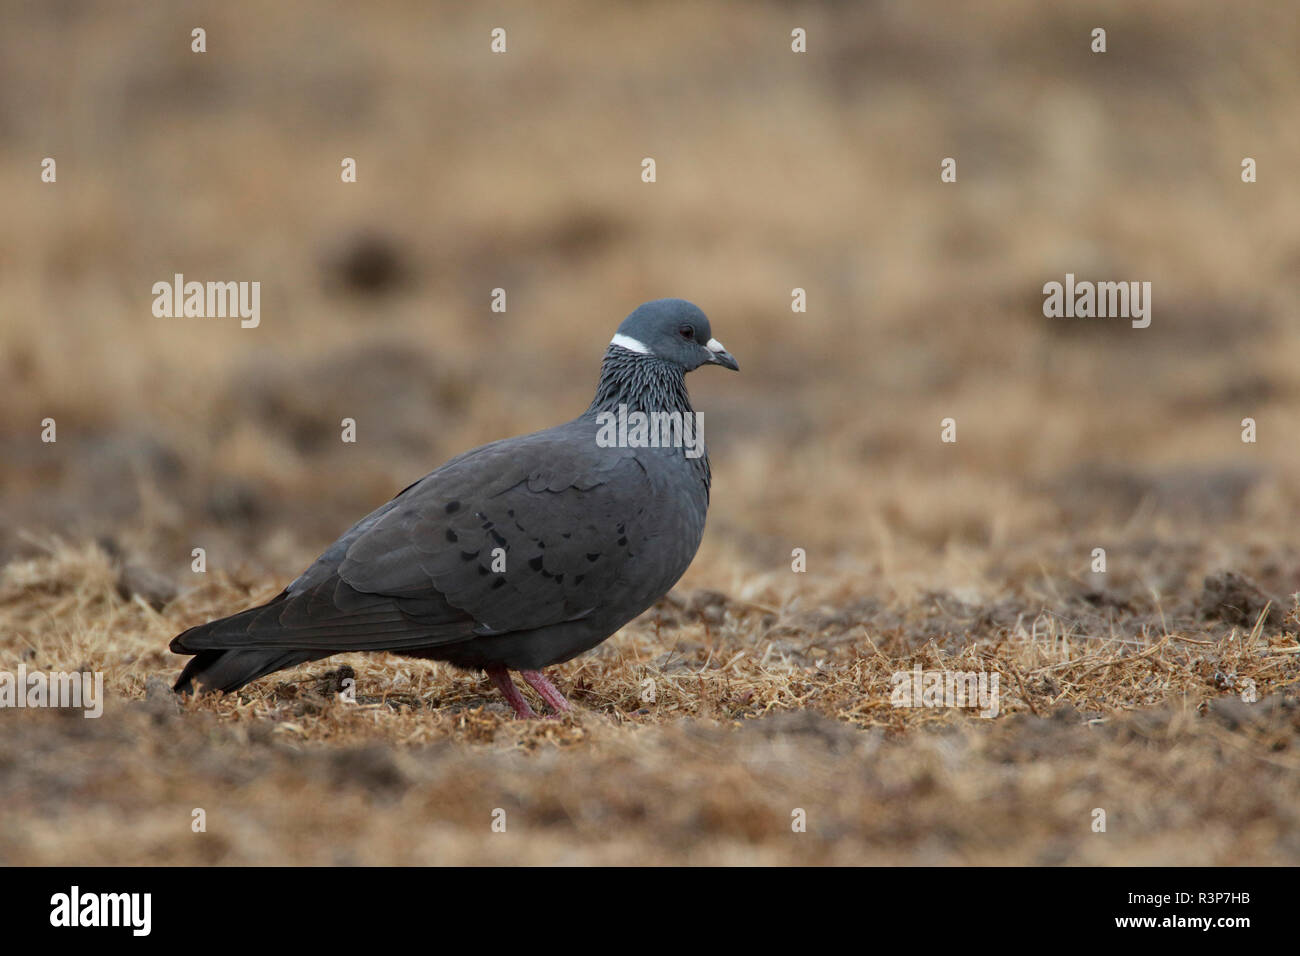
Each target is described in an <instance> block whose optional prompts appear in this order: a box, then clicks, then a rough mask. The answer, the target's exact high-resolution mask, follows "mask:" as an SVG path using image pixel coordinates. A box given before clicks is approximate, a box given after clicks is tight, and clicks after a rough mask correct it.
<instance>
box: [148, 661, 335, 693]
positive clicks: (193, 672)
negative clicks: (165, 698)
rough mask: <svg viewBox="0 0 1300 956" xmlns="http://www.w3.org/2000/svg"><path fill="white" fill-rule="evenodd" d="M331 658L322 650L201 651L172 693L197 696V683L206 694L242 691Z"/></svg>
mask: <svg viewBox="0 0 1300 956" xmlns="http://www.w3.org/2000/svg"><path fill="white" fill-rule="evenodd" d="M322 657H329V654H328V653H321V652H320V651H286V650H235V651H222V650H212V651H199V652H198V653H197V654H195V655H194V656H193V657H191V658H190V660H189V663H188V664H186V665H185V669H184V670H183V671H181V676H180V677H178V678H177V679H176V685H175V686H174V687H173V688H172V690H174V691H176V692H177V693H178V694H191V693H194V682H195V681H196V680H197V681H198V683H199V690H200V691H202V692H203V693H209V692H212V691H218V690H221V691H225V692H226V693H227V694H229V693H232V692H233V691H237V690H239V688H241V687H243V686H244V685H245V684H247V683H249V682H250V681H255V680H257V679H258V678H259V677H265V676H266V675H267V674H272V673H274V672H275V671H278V670H283V669H284V668H286V667H293V666H294V665H295V664H305V663H307V662H308V661H318V660H320V659H321V658H322Z"/></svg>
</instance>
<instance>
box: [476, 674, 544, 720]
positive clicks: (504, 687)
mask: <svg viewBox="0 0 1300 956" xmlns="http://www.w3.org/2000/svg"><path fill="white" fill-rule="evenodd" d="M487 675H488V677H491V678H492V683H494V684H496V687H497V690H499V691H501V694H502V696H504V697H505V699H506V700H507V701H508V702H509V704H510V706H511V707H513V708H514V710H515V716H516V717H518V718H519V719H520V720H527V719H531V718H534V717H536V716H537V714H536V713H535V712H534V711H533V708H532V707H530V706H528V701H526V700H524V695H523V694H521V693H519V688H518V687H516V686H515V682H514V681H512V680H511V679H510V672H509V671H507V670H506V669H505V668H504V667H489V668H487ZM529 683H530V684H531V683H532V681H529ZM543 696H544V695H543Z"/></svg>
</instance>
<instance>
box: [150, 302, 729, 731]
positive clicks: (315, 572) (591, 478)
mask: <svg viewBox="0 0 1300 956" xmlns="http://www.w3.org/2000/svg"><path fill="white" fill-rule="evenodd" d="M702 365H718V366H721V367H723V368H727V369H732V370H735V371H739V368H740V367H739V365H738V364H737V362H736V360H735V359H734V358H733V357H732V356H731V354H730V353H729V352H727V350H726V349H724V348H723V347H722V344H721V343H720V342H718V340H717V339H715V338H713V334H712V332H711V330H710V327H709V320H708V318H707V317H706V316H705V315H704V313H703V312H702V311H700V309H699V308H698V307H697V306H695V305H692V304H691V303H690V302H687V301H685V300H683V299H658V300H655V301H653V302H647V303H645V304H644V305H641V306H639V307H638V308H637V309H635V310H634V311H633V312H632V313H631V314H630V315H628V316H627V318H626V319H624V320H623V322H622V323H621V324H620V325H619V327H618V331H617V333H616V334H615V335H614V338H613V339H612V340H611V341H610V343H609V346H608V347H607V348H606V350H605V356H604V359H603V361H602V363H601V369H600V380H599V382H598V383H597V386H596V395H595V397H594V398H593V399H592V402H591V405H590V407H589V408H588V409H587V410H586V411H585V412H583V413H582V414H581V415H579V416H578V417H577V418H575V419H574V420H573V421H570V422H567V423H565V424H563V425H557V426H555V427H554V428H548V429H546V430H544V431H540V432H534V433H533V434H530V435H522V436H519V437H516V438H508V439H504V440H501V441H495V442H491V443H490V444H487V445H483V446H481V447H479V448H475V449H473V450H472V451H467V452H465V453H464V454H461V455H458V456H456V457H455V458H452V459H451V460H450V461H448V462H447V463H446V464H444V465H443V466H442V467H440V468H438V469H436V470H434V471H432V472H430V473H429V474H427V475H425V476H424V477H423V478H421V479H420V480H419V481H417V482H415V483H414V484H412V485H410V486H408V487H407V488H406V489H405V490H403V491H402V492H401V493H399V494H398V495H397V497H395V498H393V499H392V500H391V501H389V502H388V503H387V504H385V505H383V506H381V507H380V508H378V509H376V510H375V511H373V512H371V513H370V514H368V515H366V517H364V518H362V519H361V520H360V521H358V522H357V523H356V524H354V525H353V526H352V527H351V528H349V529H348V530H347V531H346V532H345V533H344V534H343V536H342V537H340V538H339V539H338V540H337V541H335V542H334V543H333V544H332V545H330V546H329V547H328V548H326V549H325V552H324V554H322V555H321V556H320V557H319V558H317V559H316V561H315V563H313V564H312V565H311V567H309V568H307V570H306V571H304V572H303V573H302V574H301V575H300V576H299V577H298V578H296V579H295V580H294V581H293V582H292V583H291V584H290V585H289V586H288V587H287V588H285V589H284V591H283V592H281V593H280V594H279V595H278V596H277V597H275V598H274V599H273V600H271V601H269V602H267V603H266V604H263V605H261V606H259V607H254V608H249V609H248V610H245V611H241V612H239V613H238V614H234V615H231V616H230V617H224V618H221V619H220V620H216V621H211V622H209V623H207V624H200V625H199V626H197V627H192V628H190V629H189V630H187V631H184V632H183V633H181V634H179V635H178V636H177V637H175V638H174V639H173V640H172V642H171V650H172V651H173V652H175V653H178V654H192V655H194V656H193V657H192V658H191V659H190V660H189V661H188V662H187V663H186V665H185V668H184V670H183V671H182V672H181V674H180V677H179V678H178V679H177V681H176V684H175V687H174V690H175V691H176V692H178V693H181V694H189V693H194V692H196V689H197V690H198V691H202V692H216V691H224V692H226V693H233V692H234V691H236V690H238V689H239V688H240V687H243V686H244V685H245V684H247V683H249V682H250V681H254V680H257V679H258V678H260V677H265V676H266V675H268V674H271V673H274V672H275V671H279V670H283V669H284V668H287V667H293V666H295V665H297V664H302V663H306V662H309V661H317V660H320V659H322V658H325V657H329V656H330V655H332V654H340V653H344V652H349V651H387V652H390V653H394V654H400V655H406V656H409V657H417V658H426V659H432V660H439V661H445V662H447V663H449V664H451V665H452V666H454V667H457V668H460V669H463V670H468V671H478V670H481V671H484V672H486V673H487V675H488V676H489V677H490V678H491V680H492V682H493V684H495V685H496V687H497V688H498V689H499V690H500V691H501V693H502V694H503V695H504V696H505V698H506V700H507V702H508V703H509V704H510V706H511V707H512V708H513V710H514V712H515V715H516V716H517V717H519V718H525V717H535V716H537V715H536V714H535V713H534V711H533V710H532V708H531V706H530V705H529V703H528V701H527V700H526V699H525V698H524V696H523V694H522V693H521V692H520V690H519V688H518V687H517V686H516V685H515V684H514V682H513V680H512V678H511V677H510V673H509V672H510V671H518V672H519V673H520V675H521V676H522V677H523V679H524V680H525V681H527V683H528V684H529V685H530V686H532V687H533V689H534V690H536V691H537V693H538V695H539V696H540V697H541V699H542V700H543V701H545V702H546V704H547V705H548V706H549V707H550V708H551V709H552V710H553V711H555V712H556V713H559V712H561V711H567V710H571V709H572V706H571V705H570V703H569V701H568V700H567V699H566V698H565V696H564V694H562V693H561V692H560V690H559V689H558V688H556V687H555V685H554V684H553V683H552V682H551V681H550V679H549V678H548V677H547V676H546V675H545V674H544V673H543V669H544V668H546V667H549V666H551V665H553V664H560V663H563V662H564V661H567V660H571V659H572V658H574V657H576V656H578V655H579V654H582V653H584V652H586V651H589V650H591V649H592V648H593V647H595V646H596V645H597V644H599V643H601V642H602V641H604V640H605V639H606V638H608V637H610V636H611V635H612V634H614V633H615V632H616V631H618V629H619V628H621V627H622V626H623V625H624V624H626V623H628V622H629V621H631V620H632V619H633V618H635V617H637V616H638V615H639V614H641V613H642V612H643V611H645V610H646V609H647V608H649V607H650V606H651V605H653V604H654V603H655V602H656V601H657V600H659V598H661V597H662V596H663V595H664V594H666V593H667V592H668V591H669V589H670V588H672V586H673V585H674V584H676V583H677V581H678V580H679V579H680V578H681V576H682V575H683V574H684V573H685V571H686V569H687V567H688V566H689V565H690V563H691V561H692V560H693V559H694V557H695V552H696V550H697V549H698V548H699V545H700V540H701V538H702V537H703V535H704V520H705V515H706V513H707V511H708V505H709V483H710V471H709V458H708V454H707V452H706V450H705V447H704V443H703V431H702V425H701V418H702V416H700V415H699V414H698V413H696V412H695V411H694V409H693V408H692V407H691V402H690V397H689V396H688V394H687V391H686V380H685V376H686V373H687V372H690V371H693V370H694V369H697V368H699V367H700V366H702ZM196 685H197V688H196Z"/></svg>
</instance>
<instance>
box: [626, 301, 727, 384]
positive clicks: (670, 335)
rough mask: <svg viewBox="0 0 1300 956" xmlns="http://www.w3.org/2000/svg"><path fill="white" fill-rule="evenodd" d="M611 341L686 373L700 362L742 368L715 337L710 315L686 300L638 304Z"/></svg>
mask: <svg viewBox="0 0 1300 956" xmlns="http://www.w3.org/2000/svg"><path fill="white" fill-rule="evenodd" d="M609 344H610V346H611V348H612V347H614V346H617V347H619V348H622V349H626V350H627V351H628V352H632V353H634V354H636V355H646V356H654V357H655V358H657V359H662V360H663V361H665V362H670V363H672V364H673V365H676V366H680V367H681V369H682V371H683V372H690V371H693V370H695V369H697V368H699V367H700V366H701V365H721V366H722V367H723V368H729V369H731V370H732V371H739V370H740V366H739V365H738V364H736V360H735V359H734V358H732V357H731V353H730V352H728V351H727V350H726V349H724V348H723V347H722V343H721V342H719V341H718V340H717V339H715V338H714V337H713V333H712V331H710V329H709V319H708V316H706V315H705V314H704V313H703V312H701V311H700V309H699V307H698V306H695V305H692V304H691V303H690V302H687V301H686V300H685V299H655V300H654V301H653V302H647V303H646V304H645V305H642V306H638V307H637V308H636V309H635V310H634V311H633V312H632V314H631V315H629V316H628V317H627V318H626V319H624V320H623V324H622V325H620V326H619V327H618V333H617V334H616V335H615V336H614V338H613V339H612V340H611V341H610V343H609Z"/></svg>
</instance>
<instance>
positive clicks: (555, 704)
mask: <svg viewBox="0 0 1300 956" xmlns="http://www.w3.org/2000/svg"><path fill="white" fill-rule="evenodd" d="M519 673H520V674H522V675H523V678H524V680H526V681H528V684H529V686H530V687H532V689H533V690H535V691H537V693H539V694H541V695H542V700H544V701H546V703H547V704H548V705H549V706H550V708H551V710H553V711H555V712H556V713H557V714H559V713H563V712H564V711H566V710H573V705H572V704H570V703H569V701H568V698H566V697H565V696H564V695H563V694H562V693H560V689H559V688H558V687H556V686H555V685H554V684H552V683H551V681H550V678H548V677H547V676H546V675H545V674H543V673H542V672H541V671H520V672H519Z"/></svg>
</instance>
